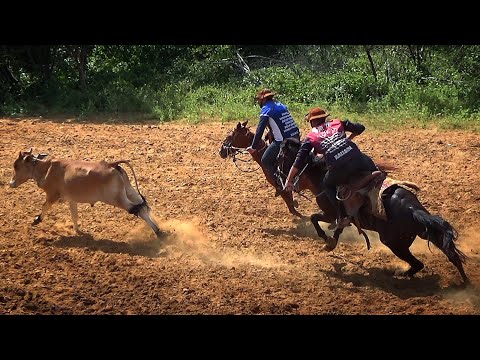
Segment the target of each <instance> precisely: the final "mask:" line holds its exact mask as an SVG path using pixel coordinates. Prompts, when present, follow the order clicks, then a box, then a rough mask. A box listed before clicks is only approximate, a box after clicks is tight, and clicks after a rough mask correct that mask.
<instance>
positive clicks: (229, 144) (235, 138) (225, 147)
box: [219, 120, 254, 159]
mask: <svg viewBox="0 0 480 360" xmlns="http://www.w3.org/2000/svg"><path fill="white" fill-rule="evenodd" d="M247 123H248V120H247V121H245V122H244V123H240V122H239V123H238V124H237V126H236V127H235V129H233V131H232V133H231V134H229V135H227V137H226V138H225V140H223V143H222V146H221V147H220V151H219V154H220V157H221V158H222V159H226V158H227V157H228V156H233V155H235V153H236V152H237V148H247V147H248V146H250V145H251V144H252V140H253V135H254V134H253V133H252V132H251V131H250V128H249V127H247Z"/></svg>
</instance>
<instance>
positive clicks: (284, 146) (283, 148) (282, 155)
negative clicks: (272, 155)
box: [277, 138, 301, 174]
mask: <svg viewBox="0 0 480 360" xmlns="http://www.w3.org/2000/svg"><path fill="white" fill-rule="evenodd" d="M300 145H301V143H300V141H299V140H298V139H296V138H288V139H285V140H283V141H282V143H281V144H280V151H279V152H278V155H277V164H278V167H279V168H280V169H281V171H282V172H283V173H285V174H288V171H290V168H291V167H292V165H293V163H294V162H295V158H296V156H297V152H298V150H299V149H300Z"/></svg>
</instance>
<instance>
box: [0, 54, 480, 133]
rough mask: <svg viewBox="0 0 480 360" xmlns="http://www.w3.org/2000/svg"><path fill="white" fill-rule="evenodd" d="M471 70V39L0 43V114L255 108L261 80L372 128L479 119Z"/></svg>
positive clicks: (245, 113) (212, 113) (238, 113)
mask: <svg viewBox="0 0 480 360" xmlns="http://www.w3.org/2000/svg"><path fill="white" fill-rule="evenodd" d="M479 73H480V46H476V45H471V46H470V45H469V46H466V45H453V46H445V45H443V46H433V45H430V46H422V45H381V46H380V45H351V46H350V45H320V46H319V45H281V46H277V45H262V46H260V45H95V46H87V45H42V46H2V47H0V114H3V115H21V114H24V115H32V114H39V115H45V114H49V113H50V114H51V113H56V112H63V113H73V114H76V115H77V116H82V117H85V116H88V115H89V114H93V113H101V112H103V113H110V112H113V113H119V112H138V113H143V114H149V115H151V116H152V117H154V118H156V119H158V120H159V121H171V120H175V119H185V120H186V121H189V122H193V123H196V122H203V121H209V120H211V119H216V120H220V121H230V120H240V119H252V120H253V119H256V118H257V115H258V107H257V106H256V105H255V104H254V102H253V101H252V99H253V96H254V94H255V93H256V91H258V89H260V88H262V87H269V88H272V89H274V90H275V91H276V92H278V98H279V100H281V101H283V102H284V103H285V104H287V105H288V106H289V108H290V109H291V111H292V112H293V113H294V114H296V115H295V116H302V115H301V114H302V113H304V112H305V111H306V110H307V109H308V108H309V107H311V106H317V105H320V106H323V107H326V108H327V109H335V110H336V111H337V114H348V115H349V116H354V117H355V116H358V117H359V118H369V119H377V122H378V123H377V125H378V127H379V128H382V127H384V125H382V124H387V123H388V122H387V121H385V122H384V121H382V120H380V118H381V117H388V118H391V119H396V118H398V119H403V120H399V121H400V122H399V123H398V124H400V123H402V121H403V122H408V121H409V120H408V119H416V120H417V121H413V123H418V124H422V125H421V126H425V124H435V125H436V126H446V127H451V128H474V129H476V128H477V127H478V120H476V119H478V114H479V113H480V79H479V78H478V74H479ZM339 116H340V115H339Z"/></svg>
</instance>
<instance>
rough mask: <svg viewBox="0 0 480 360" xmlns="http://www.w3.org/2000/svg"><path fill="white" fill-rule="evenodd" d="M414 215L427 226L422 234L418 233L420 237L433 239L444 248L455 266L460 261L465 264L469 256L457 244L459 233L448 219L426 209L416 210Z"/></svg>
mask: <svg viewBox="0 0 480 360" xmlns="http://www.w3.org/2000/svg"><path fill="white" fill-rule="evenodd" d="M412 215H413V219H414V220H415V222H416V223H417V224H420V225H421V226H423V227H424V228H425V231H424V232H423V233H422V234H418V235H419V236H420V237H422V238H424V239H426V240H428V241H431V242H432V243H433V244H434V245H435V246H436V247H438V248H439V249H440V250H442V252H443V253H444V254H445V255H447V257H448V259H449V260H450V261H451V262H452V263H453V264H454V265H455V266H457V264H459V262H460V263H463V264H465V262H466V261H467V256H466V255H465V254H464V253H463V252H461V251H460V250H459V249H458V248H457V247H456V245H455V242H456V241H457V238H458V233H457V231H456V230H455V229H454V228H453V227H452V225H450V224H449V223H448V221H446V220H444V219H442V218H441V217H440V216H437V215H431V214H428V213H427V212H425V211H424V210H415V211H414V212H413V214H412Z"/></svg>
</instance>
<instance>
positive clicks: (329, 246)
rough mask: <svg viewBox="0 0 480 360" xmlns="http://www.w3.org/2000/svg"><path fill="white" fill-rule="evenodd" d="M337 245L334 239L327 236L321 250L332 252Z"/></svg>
mask: <svg viewBox="0 0 480 360" xmlns="http://www.w3.org/2000/svg"><path fill="white" fill-rule="evenodd" d="M337 243H338V240H337V239H335V238H334V237H332V236H329V237H327V239H326V240H325V245H324V246H323V249H324V250H325V251H332V250H333V249H335V248H336V247H337Z"/></svg>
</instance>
